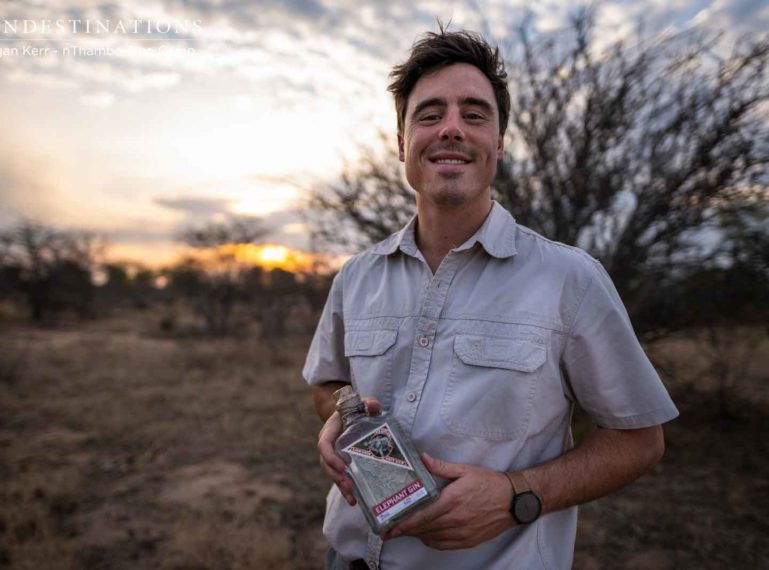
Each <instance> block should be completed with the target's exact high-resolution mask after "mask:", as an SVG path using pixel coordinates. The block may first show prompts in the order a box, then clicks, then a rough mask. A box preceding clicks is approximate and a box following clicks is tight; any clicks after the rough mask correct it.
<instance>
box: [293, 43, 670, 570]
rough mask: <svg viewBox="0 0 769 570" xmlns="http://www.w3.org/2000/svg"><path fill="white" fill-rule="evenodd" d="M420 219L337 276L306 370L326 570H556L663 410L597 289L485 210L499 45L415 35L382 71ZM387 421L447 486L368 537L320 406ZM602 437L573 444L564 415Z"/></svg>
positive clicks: (656, 385)
mask: <svg viewBox="0 0 769 570" xmlns="http://www.w3.org/2000/svg"><path fill="white" fill-rule="evenodd" d="M392 76H393V78H394V82H393V83H392V85H391V86H390V90H391V91H392V92H393V94H394V96H395V102H396V110H397V113H398V147H399V155H400V160H401V161H402V162H404V163H405V167H406V177H407V179H408V181H409V184H410V185H411V186H412V187H413V188H414V190H415V191H416V202H417V215H416V217H415V218H414V219H413V220H412V221H411V222H410V223H409V224H408V225H407V226H406V227H405V228H403V229H402V230H401V231H400V232H398V233H396V234H394V235H392V236H390V237H389V238H388V239H386V240H385V241H383V242H381V243H379V244H377V245H375V246H373V247H372V248H369V249H368V250H367V251H365V252H363V253H362V254H360V255H358V256H356V257H354V258H352V259H351V260H350V261H348V262H347V263H346V264H345V266H344V267H343V268H342V270H341V272H340V273H339V274H338V275H337V276H336V278H335V280H334V283H333V286H332V288H331V291H330V293H329V298H328V301H327V304H326V307H325V310H324V312H323V316H322V317H321V321H320V324H319V325H318V329H317V331H316V334H315V338H314V339H313V343H312V346H311V348H310V352H309V354H308V357H307V363H306V365H305V369H304V376H305V379H306V380H307V381H308V382H309V383H310V384H311V385H312V390H313V397H314V400H315V404H316V408H317V410H318V413H319V414H320V416H321V418H323V419H324V420H326V423H325V425H324V426H323V429H322V430H321V433H320V436H319V441H318V449H319V451H320V455H321V463H322V465H323V467H324V469H325V471H326V473H327V474H328V475H329V477H330V478H331V479H332V480H333V481H334V482H335V483H336V485H335V486H334V487H333V488H332V490H331V492H330V493H329V496H328V503H327V512H326V520H325V523H324V534H325V536H326V538H327V539H328V541H329V543H330V545H331V547H332V549H331V551H330V552H329V556H328V558H327V566H328V567H330V568H365V567H366V565H368V567H370V568H383V569H386V570H389V569H391V568H392V569H394V568H414V569H416V568H418V569H424V570H428V569H458V570H459V569H461V570H467V569H473V568H478V569H487V570H488V569H509V568H522V569H532V568H559V569H560V568H569V567H570V566H571V560H572V556H573V550H574V539H575V534H576V521H577V519H576V515H577V511H576V505H578V504H580V503H584V502H586V501H590V500H593V499H596V498H598V497H600V496H602V495H604V494H606V493H609V492H611V491H613V490H615V489H618V488H620V487H622V486H623V485H626V484H628V483H630V482H631V481H633V480H635V479H636V478H638V477H639V476H640V475H642V474H643V473H645V472H646V471H648V470H649V469H650V468H651V467H652V466H653V465H654V464H655V463H657V461H659V459H660V458H661V456H662V454H663V450H664V443H663V435H662V428H661V426H660V424H661V423H663V422H665V421H668V420H670V419H672V418H674V417H675V416H676V415H677V413H678V412H677V410H676V408H675V406H674V405H673V402H672V401H671V400H670V398H669V396H668V394H667V392H666V391H665V389H664V387H663V386H662V384H661V382H660V380H659V378H658V376H657V374H656V373H655V371H654V368H653V367H652V366H651V364H650V363H649V361H648V359H647V358H646V356H645V355H644V353H643V351H642V349H641V347H640V346H639V344H638V341H637V339H636V337H635V334H634V333H633V330H632V327H631V325H630V322H629V319H628V317H627V313H626V312H625V309H624V307H623V305H622V302H621V301H620V299H619V297H618V295H617V293H616V291H615V289H614V287H613V285H612V283H611V281H610V279H609V277H608V275H607V274H606V272H605V271H604V270H603V268H602V267H601V265H600V264H599V263H598V262H597V261H595V260H594V259H592V258H591V257H589V256H588V255H587V254H586V253H584V252H582V251H581V250H578V249H576V248H573V247H569V246H565V245H562V244H558V243H555V242H552V241H550V240H547V239H545V238H543V237H541V236H539V235H537V234H536V233H534V232H532V231H531V230H528V229H526V228H524V227H522V226H519V225H517V224H516V223H515V221H514V220H513V219H512V217H511V216H510V215H509V214H508V213H507V211H505V210H504V209H503V208H501V206H499V205H498V204H496V203H494V202H493V201H492V200H491V194H490V185H491V182H492V180H493V178H494V173H495V170H496V166H497V161H498V160H499V159H500V158H501V157H502V151H503V136H504V132H505V127H506V125H507V121H508V115H509V108H510V103H509V94H508V92H507V83H506V74H505V71H504V67H503V64H502V62H501V60H500V58H499V53H498V50H497V49H492V48H491V47H490V46H489V45H488V44H487V43H486V42H485V41H484V40H483V39H482V38H480V37H478V36H476V35H474V34H470V33H466V32H454V33H449V32H445V31H444V30H441V31H440V33H437V34H432V33H429V34H427V35H426V36H425V37H424V38H423V39H422V40H420V41H419V42H417V44H415V45H414V47H413V48H412V51H411V55H410V58H409V59H408V61H406V62H405V63H404V64H403V65H400V66H398V67H396V68H395V69H394V71H393V72H392ZM349 383H352V384H353V386H354V387H355V388H356V389H357V391H358V392H359V393H360V394H361V395H362V396H364V397H369V398H370V399H369V400H368V402H369V411H370V412H371V413H376V412H378V411H379V409H380V407H381V408H383V409H384V410H386V411H388V412H389V413H391V414H393V415H394V416H395V417H396V418H397V419H398V420H399V422H400V423H401V424H402V426H403V427H404V428H405V429H406V430H407V431H408V432H409V433H410V434H411V436H412V438H413V440H414V442H415V444H416V446H417V448H418V449H420V450H421V451H423V452H425V455H424V456H423V457H424V461H425V464H426V466H427V467H428V469H429V470H430V471H431V472H432V473H433V474H434V475H435V476H437V477H438V478H439V479H441V480H446V481H447V482H448V484H447V485H446V486H445V487H444V488H443V489H442V491H441V494H440V497H439V499H438V500H437V501H436V502H435V503H433V504H431V505H429V506H428V507H426V508H425V509H424V510H421V511H419V512H417V513H415V514H413V515H412V516H411V517H410V518H408V519H406V520H405V521H403V522H401V523H400V524H399V525H398V526H396V527H395V528H394V529H393V530H391V531H390V532H389V533H388V534H387V535H385V536H384V537H383V539H384V541H382V540H380V539H379V537H377V536H376V535H374V534H373V533H371V532H370V531H369V529H368V526H367V524H366V522H365V519H364V517H363V514H362V513H361V512H360V511H359V509H358V507H355V506H354V504H355V499H354V497H353V494H352V486H351V482H350V480H349V479H348V478H347V477H346V476H345V475H344V472H343V469H344V463H343V462H342V460H341V459H340V458H339V457H338V456H337V455H335V454H334V451H333V443H334V441H335V439H336V437H337V436H338V435H339V433H340V420H339V416H338V414H336V413H334V412H333V410H334V402H333V399H332V397H331V394H332V392H333V391H334V390H336V389H337V388H339V387H340V386H342V385H344V384H349ZM576 402H578V403H579V404H580V406H581V407H582V408H583V409H585V410H586V411H587V413H589V414H590V415H591V417H592V418H593V419H594V420H595V422H596V423H597V424H598V426H599V428H598V429H597V430H596V431H595V432H594V433H593V434H592V435H590V436H588V437H587V438H586V439H585V441H584V442H582V443H581V444H580V445H579V446H577V447H576V448H573V449H572V440H571V431H570V420H571V412H572V408H573V406H574V404H575V403H576Z"/></svg>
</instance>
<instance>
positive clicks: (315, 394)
mask: <svg viewBox="0 0 769 570" xmlns="http://www.w3.org/2000/svg"><path fill="white" fill-rule="evenodd" d="M343 386H347V384H345V383H344V382H326V383H325V384H318V385H317V386H313V387H312V400H313V402H314V404H315V411H316V412H318V415H319V416H320V419H321V420H323V421H324V422H325V421H326V420H327V419H328V418H329V417H330V416H331V414H333V413H334V409H335V407H336V401H335V400H334V392H336V391H337V390H339V389H340V388H342V387H343Z"/></svg>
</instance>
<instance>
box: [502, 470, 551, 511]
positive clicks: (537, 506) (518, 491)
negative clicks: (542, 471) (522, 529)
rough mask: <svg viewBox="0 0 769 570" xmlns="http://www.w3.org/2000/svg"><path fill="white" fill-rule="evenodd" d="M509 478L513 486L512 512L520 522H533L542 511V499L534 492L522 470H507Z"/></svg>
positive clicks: (506, 474)
mask: <svg viewBox="0 0 769 570" xmlns="http://www.w3.org/2000/svg"><path fill="white" fill-rule="evenodd" d="M504 473H505V476H506V477H507V480H508V481H510V486H511V487H512V488H513V500H512V502H511V504H510V514H512V515H513V519H515V522H517V523H518V524H531V523H533V522H534V521H535V520H537V519H538V518H539V515H540V514H541V513H542V501H540V500H539V497H537V495H535V494H534V492H533V491H532V490H531V487H530V486H529V482H528V481H527V480H526V477H524V476H523V473H521V472H520V471H505V472H504Z"/></svg>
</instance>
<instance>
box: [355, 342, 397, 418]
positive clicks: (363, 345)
mask: <svg viewBox="0 0 769 570" xmlns="http://www.w3.org/2000/svg"><path fill="white" fill-rule="evenodd" d="M397 338H398V331H396V330H372V331H348V332H346V333H345V335H344V355H345V356H346V357H347V358H348V359H349V361H350V373H351V376H352V384H353V386H354V387H355V390H356V391H357V392H358V393H359V394H360V395H361V396H363V397H367V396H374V397H375V398H377V399H378V400H379V402H380V403H381V404H382V407H383V408H384V409H386V410H389V409H391V407H392V358H393V353H394V352H395V351H394V349H393V346H394V345H395V341H396V340H397Z"/></svg>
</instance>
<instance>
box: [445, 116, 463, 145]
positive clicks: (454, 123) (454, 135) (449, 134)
mask: <svg viewBox="0 0 769 570" xmlns="http://www.w3.org/2000/svg"><path fill="white" fill-rule="evenodd" d="M440 137H441V140H457V141H458V140H464V138H465V132H464V131H463V130H462V123H461V117H460V115H459V113H448V114H447V115H446V117H445V119H444V123H443V128H441V131H440Z"/></svg>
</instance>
